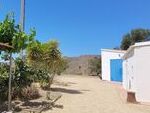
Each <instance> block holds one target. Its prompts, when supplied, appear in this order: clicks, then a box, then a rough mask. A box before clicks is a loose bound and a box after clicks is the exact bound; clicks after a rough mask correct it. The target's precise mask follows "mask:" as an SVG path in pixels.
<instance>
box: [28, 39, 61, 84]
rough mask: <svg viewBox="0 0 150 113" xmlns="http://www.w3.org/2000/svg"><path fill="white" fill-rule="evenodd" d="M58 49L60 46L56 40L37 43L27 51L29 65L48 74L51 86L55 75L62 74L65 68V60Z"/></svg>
mask: <svg viewBox="0 0 150 113" xmlns="http://www.w3.org/2000/svg"><path fill="white" fill-rule="evenodd" d="M58 47H59V44H58V42H57V41H55V40H51V41H48V42H46V43H40V42H38V41H35V42H33V43H32V44H31V45H30V46H29V47H28V51H27V55H28V63H29V65H30V66H31V67H33V68H35V69H37V70H41V71H43V72H46V73H48V75H49V78H48V80H49V81H48V83H49V86H50V85H51V84H52V81H53V78H54V76H55V74H57V73H58V74H60V73H61V72H62V66H64V59H63V58H62V55H61V52H60V50H59V48H58ZM46 77H47V76H46ZM46 82H47V81H46Z"/></svg>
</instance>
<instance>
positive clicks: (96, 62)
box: [89, 57, 101, 75]
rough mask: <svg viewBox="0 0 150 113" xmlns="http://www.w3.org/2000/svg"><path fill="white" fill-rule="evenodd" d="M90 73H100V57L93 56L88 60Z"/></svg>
mask: <svg viewBox="0 0 150 113" xmlns="http://www.w3.org/2000/svg"><path fill="white" fill-rule="evenodd" d="M89 69H90V75H100V74H101V57H95V58H94V59H91V60H90V61H89Z"/></svg>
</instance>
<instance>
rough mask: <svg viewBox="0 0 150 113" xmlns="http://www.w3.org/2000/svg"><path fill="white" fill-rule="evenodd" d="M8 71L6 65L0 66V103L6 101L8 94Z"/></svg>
mask: <svg viewBox="0 0 150 113" xmlns="http://www.w3.org/2000/svg"><path fill="white" fill-rule="evenodd" d="M8 70H9V67H8V66H7V65H6V64H2V63H1V64H0V102H1V101H4V100H6V99H7V93H8V80H9V78H8Z"/></svg>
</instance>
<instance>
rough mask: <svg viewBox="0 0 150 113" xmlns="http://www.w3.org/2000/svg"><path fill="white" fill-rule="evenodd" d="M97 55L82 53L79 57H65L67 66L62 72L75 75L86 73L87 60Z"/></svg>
mask: <svg viewBox="0 0 150 113" xmlns="http://www.w3.org/2000/svg"><path fill="white" fill-rule="evenodd" d="M95 57H99V56H98V55H82V56H79V57H65V59H66V60H67V61H68V68H67V69H66V71H65V72H64V73H65V74H77V75H88V74H89V72H90V70H89V61H90V60H91V59H94V58H95Z"/></svg>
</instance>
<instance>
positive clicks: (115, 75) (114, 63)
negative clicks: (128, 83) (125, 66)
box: [110, 59, 122, 82]
mask: <svg viewBox="0 0 150 113" xmlns="http://www.w3.org/2000/svg"><path fill="white" fill-rule="evenodd" d="M110 68H111V70H110V71H111V72H110V73H111V74H110V76H111V81H117V82H122V59H112V60H110Z"/></svg>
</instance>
